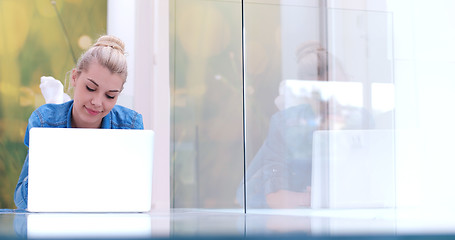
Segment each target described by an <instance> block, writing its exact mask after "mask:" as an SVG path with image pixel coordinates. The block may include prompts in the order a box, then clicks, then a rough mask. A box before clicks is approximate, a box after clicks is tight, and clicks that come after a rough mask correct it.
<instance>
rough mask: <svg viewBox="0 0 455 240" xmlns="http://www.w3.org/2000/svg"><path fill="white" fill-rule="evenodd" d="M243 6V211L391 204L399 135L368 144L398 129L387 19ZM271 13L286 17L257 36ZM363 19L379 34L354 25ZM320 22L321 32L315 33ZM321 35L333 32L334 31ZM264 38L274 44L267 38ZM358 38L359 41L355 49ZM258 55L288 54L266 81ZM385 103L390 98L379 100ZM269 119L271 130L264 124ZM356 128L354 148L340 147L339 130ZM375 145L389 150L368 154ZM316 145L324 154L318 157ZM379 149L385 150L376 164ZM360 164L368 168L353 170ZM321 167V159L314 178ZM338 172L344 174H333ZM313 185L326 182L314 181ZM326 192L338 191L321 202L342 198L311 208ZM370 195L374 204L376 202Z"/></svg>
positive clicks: (383, 15) (368, 14) (296, 8)
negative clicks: (379, 133)
mask: <svg viewBox="0 0 455 240" xmlns="http://www.w3.org/2000/svg"><path fill="white" fill-rule="evenodd" d="M244 7H245V11H244V21H245V43H246V44H245V54H246V55H245V59H246V63H245V72H246V74H245V76H246V79H245V81H246V86H247V88H248V89H247V91H246V93H247V96H246V102H245V106H246V121H247V122H246V126H247V130H246V131H247V134H246V137H247V138H246V146H247V149H246V152H247V159H246V160H247V166H248V168H247V172H246V204H247V206H246V207H247V208H250V209H253V208H309V207H378V206H379V207H390V206H393V205H394V197H395V196H394V184H395V180H394V179H395V178H394V148H393V146H394V145H393V144H394V143H393V138H394V134H393V132H392V131H386V135H387V136H384V137H379V138H376V139H373V140H370V138H371V137H370V135H371V134H370V133H371V130H373V129H379V128H380V129H393V108H394V104H393V98H391V100H390V99H389V98H388V96H387V95H385V94H390V93H393V85H392V77H391V76H392V74H391V67H390V66H391V65H392V63H391V60H390V59H391V58H390V55H387V54H388V53H389V52H390V50H389V48H390V47H389V46H388V44H389V41H388V38H389V37H390V36H389V35H387V34H386V33H388V29H387V23H388V17H389V16H388V15H387V14H386V13H377V12H373V13H372V12H362V11H343V10H331V9H328V10H327V9H322V8H318V7H314V8H311V7H302V6H286V5H285V4H282V5H273V4H267V5H266V4H263V5H261V4H253V3H250V4H248V3H246V4H245V6H244ZM324 11H327V12H324ZM273 14H278V16H280V17H279V19H276V21H275V22H274V24H270V25H268V27H267V28H261V29H262V30H258V28H259V25H258V22H256V21H255V19H263V18H262V17H261V16H270V15H273ZM326 15H327V19H325V16H326ZM359 20H362V21H366V22H367V23H369V24H371V25H372V26H373V25H374V26H375V29H374V30H371V29H370V28H368V26H369V25H368V24H355V23H356V22H355V21H359ZM325 22H328V23H327V25H324V24H326V23H325ZM318 23H319V24H320V25H319V28H317V27H316V28H314V25H316V26H317V25H318ZM309 25H311V26H313V27H310V26H309ZM323 25H324V26H323ZM321 26H323V27H321ZM324 29H328V30H327V32H324V31H325V30H324ZM341 29H343V31H342V34H341V31H340V30H341ZM261 31H262V32H261ZM377 32H379V34H377ZM267 34H268V35H270V36H272V35H273V36H274V38H264V36H266V35H267ZM347 34H350V35H349V36H346V35H347ZM351 35H352V36H351ZM327 39H329V42H328V43H327ZM346 40H348V41H349V44H347V43H346V42H345V41H346ZM353 42H354V43H357V45H355V46H353V45H352V43H353ZM256 49H262V52H261V51H259V53H261V54H262V55H263V56H266V59H269V60H270V56H273V55H276V53H279V54H281V56H280V57H279V61H278V62H274V63H270V64H272V65H270V67H269V68H264V69H263V71H264V72H267V71H268V72H269V74H267V75H260V74H257V71H256V70H257V69H256V68H257V66H259V65H258V63H260V61H258V60H259V59H258V56H259V55H260V54H259V55H258V51H257V50H256ZM378 49H379V50H378ZM372 53H375V54H372ZM262 55H261V56H262ZM260 59H262V58H260ZM291 59H292V61H291ZM280 60H281V62H280ZM290 66H293V67H292V68H291V67H290ZM372 73H377V74H372ZM277 75H278V76H277ZM279 75H281V76H279ZM264 86H267V87H268V88H269V89H270V88H274V89H275V94H272V93H270V92H268V93H267V92H266V91H264ZM277 95H278V96H277ZM384 98H386V99H388V100H387V101H380V100H378V99H384ZM270 103H272V104H270ZM266 104H269V105H266ZM258 109H260V110H263V111H258ZM267 121H268V124H267ZM264 122H265V123H266V124H261V123H264ZM349 130H350V131H352V130H357V131H358V132H356V134H358V135H357V136H355V137H354V139H357V140H359V141H360V142H355V144H357V145H352V144H351V145H342V144H340V142H337V141H335V139H336V137H334V134H332V133H333V132H340V131H342V134H339V135H346V134H345V132H347V131H349ZM322 132H328V134H326V135H327V136H319V137H317V139H315V136H316V135H323V133H322ZM373 132H374V131H373ZM264 133H266V134H264ZM348 135H349V133H348ZM351 135H352V132H351ZM351 137H352V136H351ZM373 138H374V137H373ZM378 141H381V142H384V143H385V144H384V146H382V147H381V148H376V149H374V150H372V149H370V147H372V146H374V145H376V143H377V142H378ZM315 147H319V148H317V149H318V151H319V152H322V153H323V154H322V155H321V154H318V155H317V157H315V155H316V154H315V153H314V152H313V149H314V148H315ZM353 148H357V149H356V151H348V150H352V149H353ZM375 151H380V152H381V151H382V152H385V153H387V154H385V155H383V156H382V158H373V157H374V156H376V155H375V153H376V152H375ZM359 152H362V153H363V155H362V154H359ZM321 156H325V157H324V158H321ZM348 160H350V162H349V161H348ZM362 160H364V161H363V162H370V163H371V164H354V163H355V162H357V163H360V162H359V161H362ZM314 161H319V162H317V165H318V166H319V168H318V169H319V170H318V175H316V176H315V175H314V174H315V172H313V170H314V167H315V164H314ZM324 161H325V162H324ZM321 165H322V166H321ZM372 166H375V167H377V168H384V169H383V171H378V174H376V175H375V174H373V175H371V174H366V173H370V172H369V171H370V170H371V169H370V168H371V167H372ZM321 168H322V170H323V171H321ZM335 172H336V173H338V175H333V174H334V173H335ZM319 173H322V175H321V174H319ZM339 173H342V174H341V175H342V176H345V177H346V176H348V177H349V176H351V177H352V179H355V180H356V181H360V182H363V183H365V184H366V185H365V184H364V187H362V188H356V186H357V185H354V184H349V183H354V182H356V181H353V182H352V181H351V182H350V180H348V179H346V178H344V179H340V178H339V175H340V174H339ZM315 178H316V179H315ZM382 178H384V179H387V181H386V182H387V183H390V184H385V185H384V186H385V187H384V188H386V189H387V190H384V191H381V190H380V189H375V187H376V186H377V184H378V183H381V179H382ZM335 179H338V180H337V181H342V182H341V184H338V185H336V184H335V183H338V182H337V181H336V180H335ZM315 181H316V182H318V183H319V184H317V185H314V184H313V183H314V182H315ZM321 181H322V182H323V184H320V182H321ZM383 182H384V181H383ZM315 187H317V188H316V189H315ZM344 188H347V189H348V190H345V189H344ZM349 188H351V189H349ZM364 189H368V190H370V191H376V193H375V194H371V195H368V194H366V196H367V197H363V198H362V197H360V198H359V197H356V196H362V194H363V192H362V191H363V190H364ZM329 190H330V191H329ZM327 191H328V192H329V193H331V194H329V195H327V194H326V195H324V196H323V197H322V198H325V199H326V200H327V199H329V200H331V201H335V202H336V199H343V201H344V202H343V204H338V205H337V204H331V205H330V204H316V203H312V201H314V199H315V194H313V193H314V192H318V196H319V197H318V198H316V199H319V200H320V198H321V196H322V195H321V192H326V193H327ZM335 192H336V193H337V194H338V195H335V194H334V193H335ZM340 192H341V194H340ZM237 193H238V195H237V197H238V201H239V202H241V201H240V200H241V197H243V195H242V194H243V184H240V185H239V188H238V192H237ZM368 196H371V197H368ZM378 196H379V198H378ZM336 197H338V198H336ZM371 198H375V199H376V200H377V201H376V202H375V201H370V200H371ZM378 199H383V201H380V200H378ZM378 201H379V202H378ZM331 203H332V202H331ZM369 203H371V204H369Z"/></svg>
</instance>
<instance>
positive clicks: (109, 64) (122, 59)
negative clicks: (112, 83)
mask: <svg viewBox="0 0 455 240" xmlns="http://www.w3.org/2000/svg"><path fill="white" fill-rule="evenodd" d="M94 60H96V61H97V62H98V63H99V64H100V65H101V66H104V67H106V68H107V69H109V71H110V72H111V73H115V74H119V75H120V77H121V78H122V79H123V82H125V81H126V77H127V76H128V69H127V63H126V56H125V44H124V43H123V41H122V40H120V39H119V38H117V37H115V36H110V35H104V36H101V37H99V38H98V40H97V41H96V43H95V44H93V46H92V47H90V48H89V49H88V50H87V51H86V52H85V53H83V54H82V55H81V57H80V58H79V60H78V62H77V65H76V71H77V72H78V73H81V72H82V71H87V70H88V68H89V66H90V64H91V63H92V62H93V61H94Z"/></svg>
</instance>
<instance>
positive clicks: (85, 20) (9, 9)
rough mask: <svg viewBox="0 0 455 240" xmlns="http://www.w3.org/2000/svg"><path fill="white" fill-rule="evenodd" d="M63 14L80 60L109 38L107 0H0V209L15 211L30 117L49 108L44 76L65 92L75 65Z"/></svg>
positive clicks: (71, 41)
mask: <svg viewBox="0 0 455 240" xmlns="http://www.w3.org/2000/svg"><path fill="white" fill-rule="evenodd" d="M52 2H55V7H54V5H53V4H52ZM57 11H58V14H57ZM59 15H60V16H61V19H62V22H63V24H64V25H65V28H66V29H67V32H68V37H69V41H70V45H71V46H72V49H73V51H74V53H75V56H76V58H78V57H79V56H80V54H81V53H82V52H83V51H84V50H85V49H87V48H88V47H89V46H90V45H91V44H92V43H93V41H94V40H96V38H98V36H100V35H102V34H105V33H106V26H107V23H106V21H107V20H106V17H107V0H56V1H50V0H0V208H15V205H14V201H13V195H14V189H15V187H16V183H17V179H18V177H19V174H20V171H21V169H22V164H23V162H24V158H25V156H26V154H27V148H26V147H25V145H24V144H23V139H24V134H25V128H26V126H27V121H28V117H29V116H30V114H31V113H32V111H33V110H34V109H36V108H37V107H39V106H40V105H42V104H44V103H45V102H44V98H43V96H42V94H41V90H40V88H39V85H40V77H41V76H53V77H54V78H56V79H58V80H60V81H62V83H63V84H64V85H65V87H67V85H68V84H65V75H66V74H67V73H68V72H69V71H70V70H71V69H72V68H73V67H74V65H75V64H74V60H73V56H72V54H71V50H70V48H69V45H68V43H67V41H66V38H65V34H64V31H63V28H62V26H61V24H60V22H59ZM68 151H70V149H68Z"/></svg>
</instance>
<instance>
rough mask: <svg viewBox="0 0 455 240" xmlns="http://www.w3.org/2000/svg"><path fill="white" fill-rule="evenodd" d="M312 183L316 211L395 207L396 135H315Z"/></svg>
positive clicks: (384, 132)
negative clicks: (324, 209)
mask: <svg viewBox="0 0 455 240" xmlns="http://www.w3.org/2000/svg"><path fill="white" fill-rule="evenodd" d="M311 181H312V183H311V206H312V208H391V207H394V206H395V195H396V194H395V184H396V182H395V141H394V131H393V130H335V131H334V130H332V131H328V130H321V131H315V132H314V134H313V160H312V180H311Z"/></svg>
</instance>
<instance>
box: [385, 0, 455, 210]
mask: <svg viewBox="0 0 455 240" xmlns="http://www.w3.org/2000/svg"><path fill="white" fill-rule="evenodd" d="M387 6H388V10H389V11H391V12H393V14H394V25H393V26H394V39H395V41H394V47H395V81H396V86H397V93H396V96H397V102H396V103H397V112H396V127H397V128H398V129H399V130H402V132H403V133H404V134H401V135H398V136H397V140H398V142H397V154H399V155H398V156H397V161H398V164H399V165H398V166H399V167H400V168H399V172H397V174H399V175H401V176H402V178H401V179H402V180H403V181H402V182H401V183H400V184H401V185H399V189H398V190H399V192H400V190H401V192H404V193H407V194H401V198H400V199H399V200H401V203H402V204H403V205H420V206H428V207H435V206H439V207H445V208H447V207H451V208H454V207H455V205H454V204H453V202H454V201H455V191H453V190H452V185H453V184H452V183H453V182H455V174H453V168H454V167H455V165H454V161H453V159H455V154H454V152H453V150H452V149H453V146H452V138H453V135H454V133H455V131H454V124H453V123H454V122H455V112H454V111H452V109H451V105H452V104H451V101H452V100H451V96H452V95H453V91H454V90H455V81H454V78H455V73H454V71H453V69H454V68H455V60H454V59H453V57H452V56H453V55H454V54H455V44H454V43H455V30H454V28H453V22H454V21H455V16H454V14H453V13H452V11H451V9H454V7H455V2H454V1H451V0H435V1H423V0H392V1H390V0H389V1H387ZM398 151H399V152H398Z"/></svg>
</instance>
